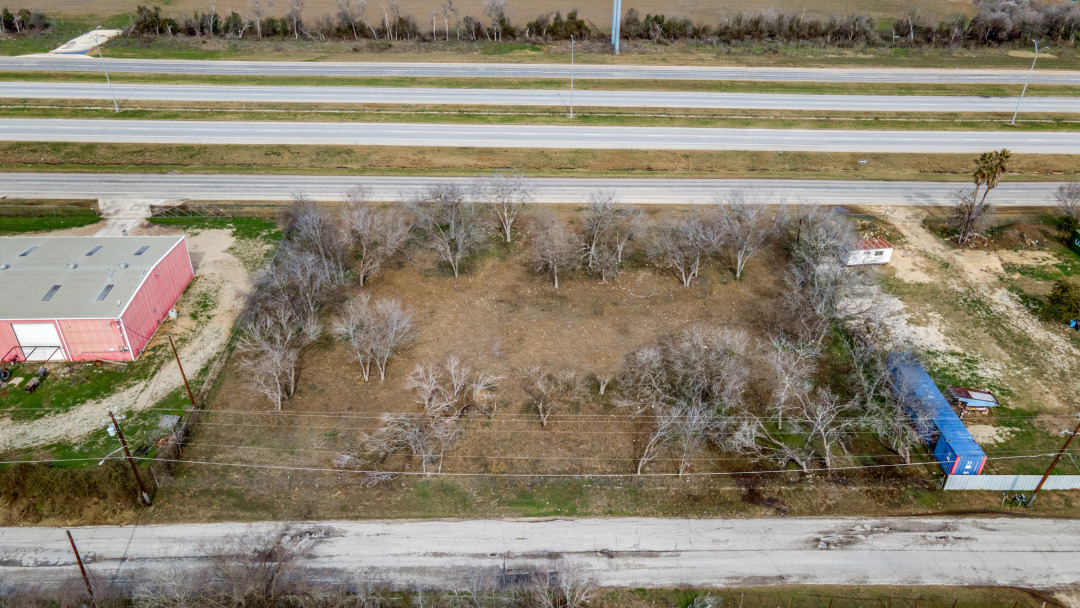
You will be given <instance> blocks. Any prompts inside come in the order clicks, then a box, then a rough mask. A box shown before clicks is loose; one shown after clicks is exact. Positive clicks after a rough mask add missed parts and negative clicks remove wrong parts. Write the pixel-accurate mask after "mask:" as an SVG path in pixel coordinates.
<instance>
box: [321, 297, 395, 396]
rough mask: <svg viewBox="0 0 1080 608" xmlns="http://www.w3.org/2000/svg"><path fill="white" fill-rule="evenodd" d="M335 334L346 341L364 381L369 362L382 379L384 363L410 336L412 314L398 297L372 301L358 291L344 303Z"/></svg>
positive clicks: (367, 374)
mask: <svg viewBox="0 0 1080 608" xmlns="http://www.w3.org/2000/svg"><path fill="white" fill-rule="evenodd" d="M334 333H335V334H337V335H338V337H340V338H341V339H343V340H346V341H347V342H348V343H349V346H350V348H351V349H352V352H353V356H354V357H355V358H356V360H357V361H359V363H360V371H361V373H362V375H363V377H364V380H365V381H366V380H368V379H369V378H370V376H371V366H372V364H374V365H375V368H376V369H377V370H378V371H379V380H385V379H386V362H387V361H388V360H389V359H390V357H392V356H393V355H394V354H395V353H396V352H397V351H398V350H399V349H400V348H401V346H402V345H403V344H405V343H406V342H408V341H409V340H410V339H411V336H412V314H410V313H409V312H408V311H406V310H405V308H404V307H403V306H402V305H401V301H400V300H396V299H380V300H376V301H375V302H374V303H372V302H371V299H370V296H368V294H367V293H361V294H359V295H358V296H357V297H356V298H354V299H352V300H350V301H349V302H348V303H347V304H346V305H345V307H344V310H343V312H342V315H341V318H340V319H338V321H337V322H336V323H335V324H334Z"/></svg>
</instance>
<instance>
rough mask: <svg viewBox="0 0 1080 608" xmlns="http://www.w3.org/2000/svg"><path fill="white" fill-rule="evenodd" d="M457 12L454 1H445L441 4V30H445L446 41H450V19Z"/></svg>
mask: <svg viewBox="0 0 1080 608" xmlns="http://www.w3.org/2000/svg"><path fill="white" fill-rule="evenodd" d="M457 14H458V10H457V9H456V8H454V0H446V1H445V2H443V4H442V17H443V29H445V30H446V41H447V42H449V41H450V17H455V16H457Z"/></svg>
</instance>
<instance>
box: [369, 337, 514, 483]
mask: <svg viewBox="0 0 1080 608" xmlns="http://www.w3.org/2000/svg"><path fill="white" fill-rule="evenodd" d="M500 380H501V378H499V377H497V376H493V375H492V374H490V373H488V372H485V371H481V372H478V373H475V374H474V373H472V370H470V369H469V368H468V366H466V365H464V364H462V363H461V362H460V361H459V360H458V359H457V358H456V357H450V358H449V359H448V360H447V362H446V365H445V367H444V368H441V369H440V368H438V367H436V366H433V365H418V366H416V370H415V371H414V372H413V374H412V375H411V376H410V377H409V380H408V383H407V386H408V387H409V388H410V389H412V390H413V391H415V394H416V400H417V403H419V404H420V406H421V408H422V409H423V412H422V414H420V415H419V416H416V415H408V414H402V415H387V416H386V417H384V420H383V424H382V426H381V428H380V429H379V430H378V431H377V432H376V434H375V436H374V437H372V438H371V439H370V440H369V446H368V451H369V452H371V453H372V454H374V460H375V462H381V461H382V460H384V459H385V458H386V457H387V456H388V455H390V454H392V453H394V452H398V451H406V452H407V453H409V454H411V455H413V456H416V457H418V458H419V459H420V464H421V467H422V470H423V472H424V473H425V474H426V473H428V472H429V470H430V468H432V467H437V469H436V470H437V471H440V472H441V471H442V462H443V457H444V455H445V454H446V449H447V448H448V447H449V446H450V445H451V444H452V443H453V442H454V440H455V439H456V438H457V436H458V434H459V433H460V428H459V427H458V425H457V423H458V421H459V420H460V419H461V418H463V417H464V416H465V415H466V413H467V412H468V411H469V410H470V409H474V408H475V409H479V410H481V411H483V410H485V409H486V408H487V407H488V405H489V404H490V402H491V401H492V399H493V397H492V394H493V392H494V390H495V388H496V386H497V385H498V382H499V381H500Z"/></svg>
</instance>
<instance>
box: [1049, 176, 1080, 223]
mask: <svg viewBox="0 0 1080 608" xmlns="http://www.w3.org/2000/svg"><path fill="white" fill-rule="evenodd" d="M1054 202H1055V203H1056V205H1057V210H1058V213H1060V214H1061V215H1065V216H1068V217H1071V218H1075V219H1078V220H1080V181H1074V182H1069V183H1067V184H1062V185H1060V186H1058V189H1057V192H1055V193H1054Z"/></svg>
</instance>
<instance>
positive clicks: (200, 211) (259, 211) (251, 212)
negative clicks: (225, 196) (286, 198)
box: [150, 203, 286, 219]
mask: <svg viewBox="0 0 1080 608" xmlns="http://www.w3.org/2000/svg"><path fill="white" fill-rule="evenodd" d="M285 206H286V205H285V204H284V203H282V204H276V203H227V204H226V203H182V204H179V205H150V217H151V218H152V219H158V218H172V217H176V218H234V217H276V216H277V214H278V213H279V212H280V211H281V210H282V209H283V208H284V207H285Z"/></svg>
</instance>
